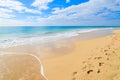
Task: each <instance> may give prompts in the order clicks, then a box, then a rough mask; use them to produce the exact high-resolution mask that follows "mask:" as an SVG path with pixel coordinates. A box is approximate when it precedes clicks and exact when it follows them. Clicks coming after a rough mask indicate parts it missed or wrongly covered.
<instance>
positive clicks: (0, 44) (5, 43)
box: [0, 28, 103, 48]
mask: <svg viewBox="0 0 120 80" xmlns="http://www.w3.org/2000/svg"><path fill="white" fill-rule="evenodd" d="M97 30H103V29H101V28H100V29H99V28H98V29H77V30H70V31H66V32H65V31H64V32H58V33H54V34H47V35H43V36H36V37H26V38H25V37H24V38H21V37H20V38H12V39H5V40H1V41H0V48H8V47H14V46H18V45H26V44H34V43H38V42H49V41H56V40H60V39H64V38H70V37H73V36H78V35H79V34H80V33H86V32H92V31H97Z"/></svg>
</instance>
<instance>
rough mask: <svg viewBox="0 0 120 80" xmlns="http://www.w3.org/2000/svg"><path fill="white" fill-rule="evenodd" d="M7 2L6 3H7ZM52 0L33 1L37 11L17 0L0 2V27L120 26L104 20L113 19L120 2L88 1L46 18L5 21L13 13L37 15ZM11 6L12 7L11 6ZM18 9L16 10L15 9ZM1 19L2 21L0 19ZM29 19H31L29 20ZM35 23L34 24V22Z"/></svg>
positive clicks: (58, 9) (1, 0) (58, 11)
mask: <svg viewBox="0 0 120 80" xmlns="http://www.w3.org/2000/svg"><path fill="white" fill-rule="evenodd" d="M7 1H8V2H7ZM52 1H53V0H35V1H34V2H33V3H32V6H34V7H37V8H39V10H35V9H29V8H27V7H25V5H24V4H22V3H21V2H19V1H18V0H0V6H3V7H6V8H4V9H3V8H0V25H44V26H47V25H120V24H119V22H120V20H112V19H111V20H106V17H105V16H108V17H113V18H114V15H115V13H113V12H114V11H120V0H109V1H108V0H89V1H88V2H85V3H81V4H78V5H72V6H69V7H67V8H59V7H57V8H54V9H53V12H52V13H51V15H50V16H48V17H45V18H44V17H39V16H37V18H36V17H34V16H33V17H32V18H31V17H29V16H28V18H29V19H27V20H25V19H23V21H19V20H17V19H16V20H13V19H5V18H13V17H15V15H13V14H11V13H13V11H14V10H15V11H18V12H28V13H38V14H40V13H41V11H42V10H46V9H48V8H49V6H48V4H49V3H50V2H52ZM11 4H12V5H11ZM17 8H18V9H17ZM1 18H3V19H1ZM30 18H31V19H30ZM35 21H36V22H35Z"/></svg>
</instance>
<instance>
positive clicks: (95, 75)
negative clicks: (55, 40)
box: [42, 30, 120, 80]
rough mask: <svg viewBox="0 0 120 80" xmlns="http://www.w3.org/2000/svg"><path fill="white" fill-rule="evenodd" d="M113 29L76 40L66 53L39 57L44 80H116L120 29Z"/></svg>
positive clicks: (119, 71) (119, 74) (119, 79)
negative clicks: (44, 57) (106, 32)
mask: <svg viewBox="0 0 120 80" xmlns="http://www.w3.org/2000/svg"><path fill="white" fill-rule="evenodd" d="M114 32H115V34H113V35H110V36H106V37H103V38H97V39H92V40H85V41H76V42H74V43H73V44H74V45H73V46H74V47H73V49H72V50H70V52H69V54H66V55H63V56H59V57H54V58H50V59H45V60H43V61H42V62H43V65H44V68H45V74H46V76H47V78H48V80H120V30H117V31H114ZM53 53H54V51H53Z"/></svg>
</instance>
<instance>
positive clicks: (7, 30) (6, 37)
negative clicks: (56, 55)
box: [0, 26, 119, 48]
mask: <svg viewBox="0 0 120 80" xmlns="http://www.w3.org/2000/svg"><path fill="white" fill-rule="evenodd" d="M114 28H119V27H111V26H43V27H42V26H16V27H2V26H1V27H0V48H6V47H11V46H17V45H24V44H33V43H36V42H40V41H50V40H57V39H60V38H69V37H73V36H78V35H79V34H80V33H85V32H91V31H96V30H100V29H114Z"/></svg>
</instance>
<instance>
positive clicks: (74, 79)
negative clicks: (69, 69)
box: [72, 71, 78, 80]
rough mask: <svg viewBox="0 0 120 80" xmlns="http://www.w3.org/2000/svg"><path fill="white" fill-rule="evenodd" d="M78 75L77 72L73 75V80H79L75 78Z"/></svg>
mask: <svg viewBox="0 0 120 80" xmlns="http://www.w3.org/2000/svg"><path fill="white" fill-rule="evenodd" d="M77 73H78V72H76V71H75V72H73V73H72V75H73V78H72V80H77V78H76V77H75V76H76V75H77Z"/></svg>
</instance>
